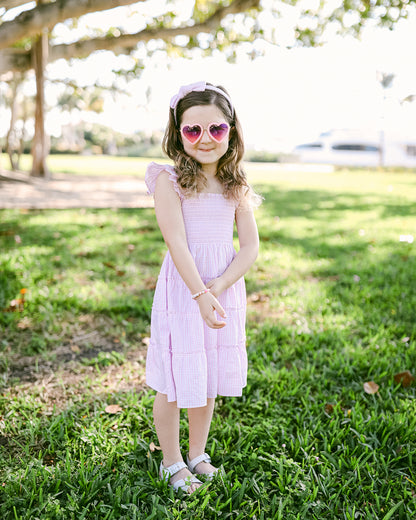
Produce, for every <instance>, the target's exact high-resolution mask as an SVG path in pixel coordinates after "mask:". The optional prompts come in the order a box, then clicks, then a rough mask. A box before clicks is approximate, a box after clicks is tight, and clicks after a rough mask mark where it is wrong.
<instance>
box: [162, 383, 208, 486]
mask: <svg viewBox="0 0 416 520" xmlns="http://www.w3.org/2000/svg"><path fill="white" fill-rule="evenodd" d="M179 415H180V409H179V408H177V406H176V402H173V403H169V402H168V400H167V396H166V395H165V394H161V393H159V392H158V393H157V394H156V397H155V400H154V403H153V420H154V423H155V428H156V433H157V438H158V439H159V444H160V447H161V448H162V453H163V465H164V466H165V468H168V467H169V466H171V465H172V464H175V462H181V461H183V458H182V454H181V450H180V447H179ZM189 476H191V472H190V471H189V470H188V469H187V468H183V469H181V470H180V471H179V472H178V473H176V475H174V476H173V477H172V478H171V483H172V484H173V483H174V482H176V481H177V480H179V479H181V478H183V479H185V478H186V477H189ZM198 486H200V484H192V486H191V487H190V490H189V491H190V493H193V492H194V491H195V490H196V489H197V487H198Z"/></svg>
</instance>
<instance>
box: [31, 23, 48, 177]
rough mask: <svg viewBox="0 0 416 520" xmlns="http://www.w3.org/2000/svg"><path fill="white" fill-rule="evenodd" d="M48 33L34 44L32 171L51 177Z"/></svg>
mask: <svg viewBox="0 0 416 520" xmlns="http://www.w3.org/2000/svg"><path fill="white" fill-rule="evenodd" d="M47 54H48V35H47V33H46V32H44V33H43V34H41V35H40V36H39V37H38V39H37V40H36V42H35V43H34V45H33V59H34V68H35V73H36V111H35V135H34V137H33V143H32V159H33V163H32V172H31V175H32V176H33V177H49V170H48V167H47V165H46V157H47V155H48V152H49V150H48V146H47V139H46V134H45V90H44V71H45V66H46V63H47Z"/></svg>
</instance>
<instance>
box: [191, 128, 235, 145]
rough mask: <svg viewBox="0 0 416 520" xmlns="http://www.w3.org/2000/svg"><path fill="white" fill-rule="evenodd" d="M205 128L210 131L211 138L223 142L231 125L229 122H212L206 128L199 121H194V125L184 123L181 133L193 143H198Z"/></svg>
mask: <svg viewBox="0 0 416 520" xmlns="http://www.w3.org/2000/svg"><path fill="white" fill-rule="evenodd" d="M204 130H207V131H208V135H209V136H210V138H211V139H213V140H214V141H216V142H217V143H221V141H223V140H224V139H225V137H226V136H227V135H228V132H229V130H230V125H229V124H228V123H210V124H209V125H208V126H207V127H206V128H204V127H203V126H202V125H200V124H199V123H193V124H192V125H182V126H181V134H182V137H184V138H185V139H186V140H187V141H189V142H190V143H191V144H196V143H197V142H198V141H199V140H200V139H201V137H202V134H203V133H204Z"/></svg>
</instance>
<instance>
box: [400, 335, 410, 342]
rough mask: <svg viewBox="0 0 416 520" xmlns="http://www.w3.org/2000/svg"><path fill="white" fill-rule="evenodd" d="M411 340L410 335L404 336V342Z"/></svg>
mask: <svg viewBox="0 0 416 520" xmlns="http://www.w3.org/2000/svg"><path fill="white" fill-rule="evenodd" d="M409 340H410V338H409V336H406V337H405V338H402V343H407V342H408V341H409Z"/></svg>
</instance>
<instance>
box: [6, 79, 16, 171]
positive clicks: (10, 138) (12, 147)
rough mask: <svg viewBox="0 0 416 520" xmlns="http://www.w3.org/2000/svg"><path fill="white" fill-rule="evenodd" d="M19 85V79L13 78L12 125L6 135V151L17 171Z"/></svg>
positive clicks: (13, 168) (11, 166)
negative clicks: (16, 127)
mask: <svg viewBox="0 0 416 520" xmlns="http://www.w3.org/2000/svg"><path fill="white" fill-rule="evenodd" d="M18 86H19V81H18V80H17V79H13V81H12V82H11V83H10V88H11V91H12V95H11V105H10V126H9V131H8V132H7V136H6V153H7V155H8V156H9V160H10V168H11V169H12V170H13V171H15V170H17V168H18V164H17V162H16V161H15V158H14V153H15V151H16V142H17V138H16V137H17V136H16V129H15V126H16V119H17V109H18V99H17V89H18Z"/></svg>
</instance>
